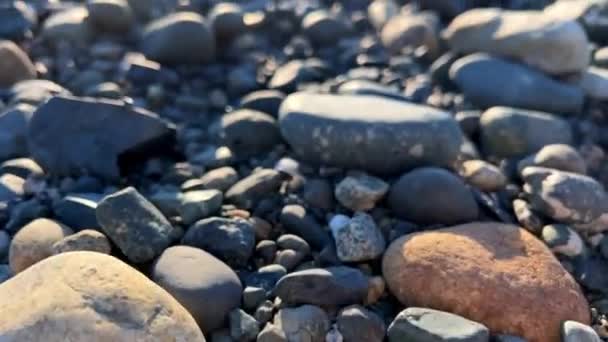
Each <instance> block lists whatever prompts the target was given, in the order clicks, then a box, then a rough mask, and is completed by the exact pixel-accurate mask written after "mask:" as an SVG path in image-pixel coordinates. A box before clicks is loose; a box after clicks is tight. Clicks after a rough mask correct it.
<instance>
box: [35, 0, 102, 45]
mask: <svg viewBox="0 0 608 342" xmlns="http://www.w3.org/2000/svg"><path fill="white" fill-rule="evenodd" d="M88 17H89V11H88V10H87V9H86V7H85V6H74V7H71V8H66V9H64V10H60V11H57V12H55V13H53V14H52V15H50V16H49V17H48V18H47V19H46V20H45V21H44V25H43V26H42V32H41V36H42V38H44V39H45V40H46V41H48V42H49V43H50V44H51V45H53V46H57V45H58V44H59V43H60V42H63V41H67V42H70V43H72V44H74V45H76V46H80V47H83V46H86V45H87V43H88V42H89V40H90V39H91V38H93V36H94V31H93V27H92V25H91V23H90V22H89V20H88Z"/></svg>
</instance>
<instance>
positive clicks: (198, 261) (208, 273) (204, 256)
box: [152, 246, 243, 333]
mask: <svg viewBox="0 0 608 342" xmlns="http://www.w3.org/2000/svg"><path fill="white" fill-rule="evenodd" d="M152 280H154V282H155V283H157V284H158V285H160V286H161V287H162V288H164V289H165V290H167V292H169V293H170V294H171V295H172V296H173V297H175V299H177V301H178V302H180V303H181V304H182V305H183V306H184V307H185V308H186V309H187V310H188V311H189V312H190V314H191V315H192V317H194V319H195V320H196V321H197V323H198V325H199V326H200V327H201V329H202V330H203V332H205V333H207V332H210V331H212V330H215V329H217V328H220V327H222V325H223V323H224V322H225V319H226V317H227V315H228V313H229V312H230V310H232V309H234V308H236V307H238V306H239V304H240V299H241V291H242V290H243V289H242V286H241V282H240V280H239V278H238V277H237V275H236V274H235V273H234V271H232V269H231V268H230V267H228V266H227V265H226V264H224V263H223V262H221V261H220V260H219V259H217V258H215V257H214V256H213V255H211V254H209V253H207V252H205V251H203V250H202V249H198V248H194V247H188V246H175V247H171V248H168V249H166V250H165V251H164V252H163V254H161V256H160V257H159V258H158V260H157V261H156V263H155V264H154V267H153V269H152Z"/></svg>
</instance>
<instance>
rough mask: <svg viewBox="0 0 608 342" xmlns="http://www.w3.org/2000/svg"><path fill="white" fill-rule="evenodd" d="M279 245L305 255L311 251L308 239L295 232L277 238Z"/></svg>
mask: <svg viewBox="0 0 608 342" xmlns="http://www.w3.org/2000/svg"><path fill="white" fill-rule="evenodd" d="M276 243H277V246H278V247H279V248H281V249H293V250H294V251H298V252H300V253H302V254H304V255H308V254H309V253H310V246H309V245H308V242H306V240H304V239H302V238H301V237H299V236H297V235H293V234H283V235H281V236H280V237H279V238H278V239H277V242H276Z"/></svg>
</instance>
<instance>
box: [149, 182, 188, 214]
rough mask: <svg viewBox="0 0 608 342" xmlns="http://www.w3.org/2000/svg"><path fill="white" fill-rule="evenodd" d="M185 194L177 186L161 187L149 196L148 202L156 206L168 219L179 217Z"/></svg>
mask: <svg viewBox="0 0 608 342" xmlns="http://www.w3.org/2000/svg"><path fill="white" fill-rule="evenodd" d="M183 196H184V194H183V193H181V192H180V191H179V188H177V187H176V186H172V185H169V186H161V187H159V188H158V189H156V190H155V191H154V192H152V193H151V194H150V195H148V200H149V201H150V202H151V203H152V204H154V206H155V207H156V208H158V210H160V212H161V213H163V215H165V216H166V217H176V216H179V211H180V207H181V206H182V198H183Z"/></svg>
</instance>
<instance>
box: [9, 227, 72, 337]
mask: <svg viewBox="0 0 608 342" xmlns="http://www.w3.org/2000/svg"><path fill="white" fill-rule="evenodd" d="M70 234H72V230H71V229H70V228H68V227H66V226H64V225H61V224H59V223H57V222H55V221H53V220H49V219H45V218H40V219H36V220H34V221H32V222H30V223H28V224H27V225H25V226H24V227H23V228H21V229H20V230H19V231H18V232H17V234H16V235H15V237H14V238H13V241H12V243H11V247H10V250H9V256H8V258H9V265H10V266H11V270H13V273H15V274H17V273H19V272H22V271H23V270H25V269H27V268H28V267H30V266H32V265H33V264H35V263H37V262H39V261H41V260H43V259H46V258H48V257H50V256H51V255H53V244H55V243H56V242H57V241H60V240H62V239H63V238H65V237H66V236H68V235H70ZM0 336H2V335H0Z"/></svg>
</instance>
